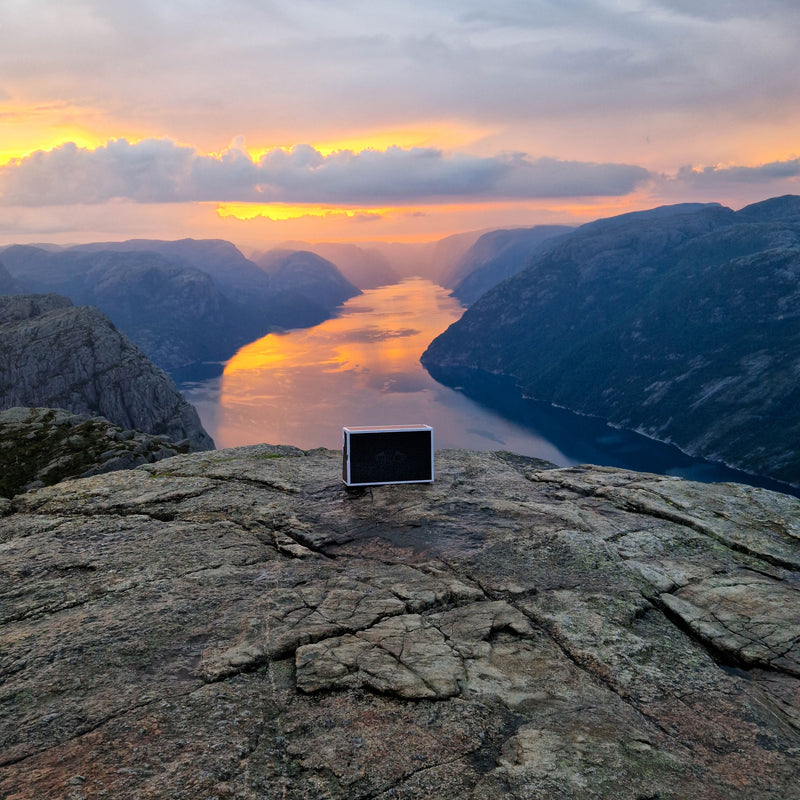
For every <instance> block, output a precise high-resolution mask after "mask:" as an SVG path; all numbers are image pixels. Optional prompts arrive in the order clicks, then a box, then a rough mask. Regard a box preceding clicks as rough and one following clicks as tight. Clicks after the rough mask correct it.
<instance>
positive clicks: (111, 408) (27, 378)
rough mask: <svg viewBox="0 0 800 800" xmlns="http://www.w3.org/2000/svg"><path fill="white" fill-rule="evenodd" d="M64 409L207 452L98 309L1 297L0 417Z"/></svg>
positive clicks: (191, 416)
mask: <svg viewBox="0 0 800 800" xmlns="http://www.w3.org/2000/svg"><path fill="white" fill-rule="evenodd" d="M14 406H31V407H50V408H63V409H66V410H67V411H71V412H74V413H76V414H88V415H97V416H102V417H105V418H106V419H108V420H109V421H110V422H112V423H114V424H115V425H118V426H119V427H120V428H124V429H134V430H139V431H144V432H145V433H150V434H153V435H164V436H166V437H167V438H168V439H169V441H171V442H176V443H182V442H184V441H185V442H187V444H188V446H189V447H190V448H191V449H193V450H207V449H212V448H213V447H214V442H213V441H212V439H211V437H210V436H209V435H208V434H207V433H206V431H205V430H204V429H203V426H202V425H201V424H200V419H199V417H198V416H197V412H196V411H195V409H194V407H193V406H191V405H190V404H189V403H187V402H186V400H185V399H184V398H183V395H181V393H180V392H179V391H178V390H177V388H176V386H175V384H174V383H173V382H172V380H171V379H170V378H169V377H168V376H167V375H166V373H164V372H162V371H161V370H160V369H158V368H157V367H156V366H154V365H153V364H152V363H151V362H150V361H149V360H148V358H147V357H146V356H145V354H144V353H143V352H142V351H141V350H139V348H138V347H136V345H134V344H133V343H132V342H131V341H130V340H129V339H128V338H127V337H126V336H125V335H124V334H122V333H120V332H119V331H118V330H117V329H116V328H115V327H114V326H113V324H112V323H111V322H110V320H109V319H108V318H107V317H106V316H105V315H104V314H103V313H102V312H101V311H99V310H98V309H96V308H89V307H76V306H73V305H72V303H71V302H70V301H69V300H68V299H67V298H66V297H59V296H57V295H19V296H6V297H0V409H6V408H12V407H14Z"/></svg>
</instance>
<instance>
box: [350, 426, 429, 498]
mask: <svg viewBox="0 0 800 800" xmlns="http://www.w3.org/2000/svg"><path fill="white" fill-rule="evenodd" d="M342 439H343V444H342V480H343V481H344V482H345V483H346V484H347V485H348V486H375V485H378V484H381V483H433V428H432V427H431V426H430V425H394V426H385V427H384V426H381V425H362V426H350V427H345V428H342Z"/></svg>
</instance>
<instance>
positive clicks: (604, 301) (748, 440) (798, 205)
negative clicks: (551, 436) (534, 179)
mask: <svg viewBox="0 0 800 800" xmlns="http://www.w3.org/2000/svg"><path fill="white" fill-rule="evenodd" d="M799 287H800V198H792V197H786V198H777V199H775V200H773V201H767V202H766V203H759V204H757V205H756V206H751V207H748V208H745V209H742V210H741V211H739V212H733V211H731V210H730V209H727V208H723V207H722V206H718V205H707V206H700V207H698V206H695V205H689V206H675V207H668V208H663V209H655V210H653V211H651V212H641V213H635V214H628V215H624V216H621V217H617V218H612V219H608V220H602V221H599V222H595V223H591V224H589V225H585V226H583V227H582V228H579V229H578V230H577V231H575V232H574V233H572V234H568V235H567V236H563V237H561V238H559V239H558V240H556V241H555V242H553V243H552V245H551V246H548V247H547V248H546V250H545V251H544V252H542V253H541V254H540V255H538V256H537V257H536V258H535V259H534V260H533V262H532V264H531V265H530V266H529V267H528V268H527V269H525V270H524V271H522V272H520V273H518V274H517V275H515V276H513V277H512V278H510V279H509V280H507V281H505V282H503V283H502V284H500V285H498V286H496V287H495V288H494V289H492V290H490V291H489V292H487V294H485V295H484V296H483V297H481V298H480V299H479V300H478V301H477V302H476V303H475V304H474V305H473V306H471V307H470V308H469V309H468V310H467V311H466V312H465V314H464V316H463V317H462V318H461V319H460V320H459V321H458V322H456V323H455V324H454V325H452V326H451V327H450V328H449V329H448V330H447V331H445V333H443V334H442V335H441V336H440V337H438V338H437V339H436V340H434V342H432V343H431V345H430V347H429V348H428V350H427V351H426V352H425V353H424V354H423V356H422V362H423V364H424V365H425V366H426V368H428V370H429V371H430V372H431V374H432V375H433V376H434V377H435V378H437V379H438V380H441V381H442V382H445V383H448V384H450V385H464V381H465V378H464V376H463V370H480V371H483V372H485V373H493V374H502V375H506V376H509V377H513V378H514V379H515V380H516V382H517V383H518V385H519V387H520V388H521V391H522V392H523V393H524V394H525V395H526V396H529V397H533V398H535V399H538V400H543V401H547V402H551V403H555V404H556V405H560V406H564V407H566V408H569V409H571V410H573V411H578V412H580V413H586V414H592V415H594V416H599V417H602V418H603V419H605V420H607V421H609V422H611V423H612V424H614V425H619V426H621V427H624V428H630V429H633V430H637V431H640V432H642V433H644V434H646V435H648V436H652V437H653V438H655V439H659V440H661V441H666V442H672V443H674V444H677V445H678V446H679V447H680V448H681V449H683V450H685V451H686V452H688V453H690V454H691V455H697V456H702V457H705V458H708V459H711V460H715V461H722V462H725V463H727V464H729V465H731V466H735V467H738V468H739V469H744V470H746V471H748V472H752V473H756V474H760V475H766V476H769V477H772V478H776V479H778V480H781V481H785V482H788V483H792V484H794V485H800V449H798V447H797V442H798V440H800V383H798V375H800V288H799ZM459 370H461V371H462V373H459Z"/></svg>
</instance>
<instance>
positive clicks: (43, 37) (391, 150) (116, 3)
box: [0, 0, 800, 247]
mask: <svg viewBox="0 0 800 800" xmlns="http://www.w3.org/2000/svg"><path fill="white" fill-rule="evenodd" d="M799 95H800V4H799V3H797V2H796V0H759V2H752V0H493V1H492V2H491V3H489V2H486V1H485V0H424V1H423V0H402V2H400V1H397V2H396V1H395V0H380V2H378V1H377V0H369V1H366V0H363V1H362V0H291V1H290V0H272V1H270V0H137V1H136V2H130V1H129V0H3V2H2V4H0V244H7V243H11V242H59V243H70V242H82V241H92V240H103V239H124V238H132V237H154V238H180V237H184V236H193V237H197V238H204V237H218V238H225V239H229V240H231V241H233V242H235V243H236V244H238V245H240V246H243V247H259V246H265V245H268V244H269V243H272V242H280V241H283V240H310V241H343V240H352V241H369V240H397V241H422V240H429V239H434V238H439V237H441V236H445V235H447V234H450V233H455V232H459V231H465V230H479V229H485V228H492V227H503V226H515V225H535V224H539V223H553V222H559V223H577V222H583V221H586V220H589V219H594V218H597V217H602V216H609V215H611V214H615V213H621V212H624V211H629V210H634V209H637V208H647V207H652V206H655V205H662V204H665V203H674V202H682V201H718V202H721V203H724V204H725V205H729V206H731V207H734V208H739V207H741V206H743V205H745V204H747V203H750V202H753V201H756V200H760V199H764V198H767V197H770V196H774V195H780V194H788V193H800V179H799V178H798V176H800V158H799V157H798V154H800V145H799V144H798V137H799V136H800V96H799Z"/></svg>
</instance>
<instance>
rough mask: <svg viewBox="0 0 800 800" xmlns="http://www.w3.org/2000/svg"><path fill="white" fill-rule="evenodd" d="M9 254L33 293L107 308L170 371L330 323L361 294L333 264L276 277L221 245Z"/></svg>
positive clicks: (189, 242)
mask: <svg viewBox="0 0 800 800" xmlns="http://www.w3.org/2000/svg"><path fill="white" fill-rule="evenodd" d="M2 258H3V262H4V264H5V265H6V266H7V268H8V271H9V273H11V275H12V276H13V277H14V278H15V280H16V282H17V284H21V285H22V287H24V289H25V290H27V291H31V292H58V293H60V294H63V295H66V296H68V297H69V298H70V299H72V300H73V301H74V302H75V303H79V304H84V305H94V306H96V307H98V308H100V309H101V310H102V311H104V312H105V313H106V314H108V316H109V317H110V318H111V319H112V320H113V321H114V323H115V324H116V325H118V326H119V328H120V329H121V330H123V331H125V333H127V334H128V335H129V336H130V337H131V338H132V339H133V341H134V342H136V343H137V344H138V345H139V346H140V347H142V349H143V350H144V351H145V352H146V353H147V354H148V356H149V357H150V358H152V359H153V360H154V361H155V362H156V363H157V364H158V365H159V366H161V367H163V368H166V369H174V368H176V367H180V366H184V365H186V364H191V363H194V362H198V361H220V360H224V359H227V358H230V356H232V355H233V353H234V352H236V350H237V349H238V348H239V347H241V346H242V345H244V344H246V343H247V342H250V341H252V340H253V339H256V338H258V337H260V336H263V335H265V334H266V333H268V332H270V331H272V330H276V329H282V328H294V327H304V326H307V325H313V324H316V323H318V322H321V321H322V320H324V319H327V318H328V317H330V316H331V314H332V313H333V312H334V309H335V308H336V306H338V305H339V304H340V303H342V302H343V301H344V300H345V299H347V298H348V297H351V296H353V295H355V294H358V289H356V288H355V287H354V286H352V285H350V284H348V283H347V282H346V281H345V280H344V278H342V276H341V275H340V274H339V273H338V271H337V270H336V268H335V266H334V265H332V264H330V265H329V267H328V268H327V269H321V268H320V269H317V270H316V271H309V269H308V267H307V265H306V266H304V265H303V264H301V263H292V264H289V265H288V266H287V267H286V269H285V270H284V271H282V272H281V275H280V276H279V277H277V276H270V275H268V274H267V273H266V272H265V271H264V270H263V269H261V268H260V267H259V266H257V265H256V264H254V263H253V262H252V261H250V260H249V259H247V258H245V257H244V256H243V255H242V254H241V253H240V252H239V250H237V249H236V247H234V246H233V245H232V244H230V243H229V242H223V241H217V240H208V241H206V240H203V241H198V240H193V239H185V240H181V241H176V242H162V241H155V240H131V241H128V242H110V243H94V244H88V245H80V246H76V247H71V248H66V249H59V248H56V249H51V248H47V249H45V248H43V247H38V246H37V247H33V246H22V245H16V246H12V247H8V248H6V249H5V250H3V252H2ZM326 263H328V262H326ZM293 270H294V271H296V272H297V275H296V276H294V278H292V276H291V274H290V273H292V271H293ZM290 285H291V289H289V288H287V287H289V286H290Z"/></svg>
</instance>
